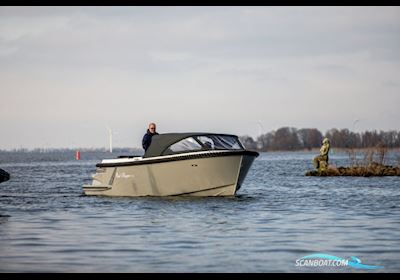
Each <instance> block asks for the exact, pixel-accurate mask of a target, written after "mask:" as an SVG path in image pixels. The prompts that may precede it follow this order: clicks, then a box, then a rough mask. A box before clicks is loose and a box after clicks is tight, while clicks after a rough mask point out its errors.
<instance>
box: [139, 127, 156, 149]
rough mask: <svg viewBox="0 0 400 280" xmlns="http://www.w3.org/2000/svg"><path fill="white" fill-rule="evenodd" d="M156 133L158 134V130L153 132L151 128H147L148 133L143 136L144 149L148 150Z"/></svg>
mask: <svg viewBox="0 0 400 280" xmlns="http://www.w3.org/2000/svg"><path fill="white" fill-rule="evenodd" d="M154 135H158V133H157V132H155V133H151V132H150V130H147V132H146V134H145V135H144V136H143V140H142V146H143V149H144V150H145V151H146V150H147V148H148V147H149V146H150V144H151V138H152V137H153V136H154Z"/></svg>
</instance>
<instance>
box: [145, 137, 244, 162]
mask: <svg viewBox="0 0 400 280" xmlns="http://www.w3.org/2000/svg"><path fill="white" fill-rule="evenodd" d="M244 149H245V148H244V147H243V145H242V144H241V143H240V141H239V138H238V137H237V136H236V135H231V134H215V133H194V132H192V133H164V134H158V135H154V136H153V137H152V139H151V144H150V146H149V148H148V149H147V151H146V152H145V154H144V156H143V157H145V158H148V157H157V156H164V155H173V154H180V153H185V152H195V151H207V150H244Z"/></svg>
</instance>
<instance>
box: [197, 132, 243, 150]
mask: <svg viewBox="0 0 400 280" xmlns="http://www.w3.org/2000/svg"><path fill="white" fill-rule="evenodd" d="M197 139H198V140H199V141H200V142H201V143H202V144H203V145H204V147H205V148H207V149H211V150H214V149H228V150H242V149H243V146H242V145H241V144H240V142H239V140H238V139H237V138H236V137H232V136H227V135H207V136H197Z"/></svg>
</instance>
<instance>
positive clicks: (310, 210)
mask: <svg viewBox="0 0 400 280" xmlns="http://www.w3.org/2000/svg"><path fill="white" fill-rule="evenodd" d="M314 155H315V154H313V153H263V154H261V155H260V157H258V158H257V159H256V160H255V162H254V164H253V166H252V168H251V169H250V171H249V173H248V176H247V178H246V180H245V182H244V184H243V186H242V188H241V189H240V191H239V192H238V195H237V196H236V197H230V198H177V197H173V198H106V197H89V196H84V195H83V193H82V184H87V183H90V181H91V180H90V175H91V174H92V173H94V170H95V164H96V163H97V162H98V161H97V160H81V161H74V160H70V161H52V160H47V159H46V160H43V158H40V159H37V160H35V158H30V160H29V162H21V161H15V162H13V160H12V158H9V159H5V158H0V167H1V168H3V169H5V170H6V171H8V172H9V173H11V176H12V177H11V180H10V181H8V182H5V183H2V184H0V272H366V270H359V269H354V268H349V267H340V268H338V267H333V268H332V267H319V268H316V267H297V266H296V259H299V258H301V257H303V256H305V255H309V254H313V253H325V254H330V255H335V256H338V257H342V258H346V259H348V258H350V256H356V257H358V258H359V259H361V260H362V263H364V264H368V265H379V266H383V267H384V268H381V269H377V270H373V271H374V272H399V271H400V262H399V259H400V234H399V233H400V177H380V178H377V177H370V178H357V177H322V178H318V177H306V176H304V173H305V172H306V171H307V170H309V169H311V168H312V165H311V159H312V157H313V156H314ZM8 156H9V155H8ZM346 157H347V156H346V155H341V154H336V155H333V156H332V157H331V159H330V160H331V163H334V164H336V165H345V164H346V163H347V159H346ZM393 161H394V158H393Z"/></svg>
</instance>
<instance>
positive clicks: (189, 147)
mask: <svg viewBox="0 0 400 280" xmlns="http://www.w3.org/2000/svg"><path fill="white" fill-rule="evenodd" d="M201 148H202V147H201V145H200V144H199V143H198V142H197V141H196V140H194V138H193V137H189V138H185V139H183V140H181V141H179V142H176V143H175V144H173V145H171V146H170V147H169V150H171V151H172V152H174V153H176V152H183V151H193V150H201Z"/></svg>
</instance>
